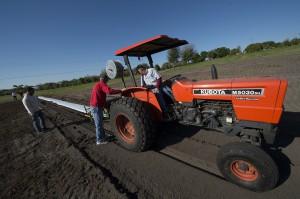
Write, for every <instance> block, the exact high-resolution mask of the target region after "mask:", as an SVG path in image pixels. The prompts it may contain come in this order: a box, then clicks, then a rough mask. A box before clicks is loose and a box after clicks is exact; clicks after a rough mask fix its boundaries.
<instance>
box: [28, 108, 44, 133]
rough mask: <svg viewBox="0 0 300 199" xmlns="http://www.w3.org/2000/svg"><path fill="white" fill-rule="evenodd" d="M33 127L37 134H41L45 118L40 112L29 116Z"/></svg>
mask: <svg viewBox="0 0 300 199" xmlns="http://www.w3.org/2000/svg"><path fill="white" fill-rule="evenodd" d="M31 118H32V121H33V127H34V128H35V130H36V131H37V132H42V131H43V130H44V129H45V128H46V124H45V116H44V113H43V111H42V110H39V111H36V112H34V113H33V115H32V116H31Z"/></svg>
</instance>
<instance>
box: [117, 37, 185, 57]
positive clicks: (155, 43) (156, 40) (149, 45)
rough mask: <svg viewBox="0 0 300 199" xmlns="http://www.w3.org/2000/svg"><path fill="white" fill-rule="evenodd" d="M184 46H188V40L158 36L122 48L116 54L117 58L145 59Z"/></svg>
mask: <svg viewBox="0 0 300 199" xmlns="http://www.w3.org/2000/svg"><path fill="white" fill-rule="evenodd" d="M184 44H188V42H187V41H186V40H179V39H177V38H171V37H168V36H167V35H158V36H155V37H152V38H150V39H146V40H143V41H140V42H138V43H136V44H132V45H130V46H128V47H125V48H121V49H119V50H117V51H116V52H115V54H116V55H117V56H123V55H127V56H130V57H144V56H147V55H152V54H155V53H158V52H161V51H164V50H168V49H171V48H175V47H177V46H181V45H184Z"/></svg>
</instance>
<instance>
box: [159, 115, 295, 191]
mask: <svg viewBox="0 0 300 199" xmlns="http://www.w3.org/2000/svg"><path fill="white" fill-rule="evenodd" d="M201 129H202V128H201V127H197V126H192V125H190V126H189V125H183V124H179V123H167V124H164V126H163V127H161V128H160V130H159V132H160V133H159V135H158V138H157V139H156V142H155V150H163V149H165V148H167V147H169V146H173V145H176V144H178V143H180V142H182V141H183V140H184V139H185V138H191V137H193V136H194V135H195V134H196V133H198V132H199V131H200V130H201ZM299 129H300V113H298V112H284V113H283V115H282V117H281V121H280V123H279V125H278V131H279V134H278V136H277V138H276V142H275V144H274V145H265V146H263V148H264V149H265V151H266V152H267V153H268V154H269V155H270V156H271V157H272V158H273V160H274V161H275V163H276V165H277V166H278V170H279V172H280V178H279V181H278V184H277V186H280V185H282V184H283V183H284V182H285V181H286V180H287V179H288V178H289V177H290V175H291V166H292V165H294V163H293V162H292V161H291V160H295V159H297V158H298V157H294V156H295V155H291V154H297V153H296V152H294V153H290V152H287V151H291V150H298V151H299V149H300V146H299V147H298V148H297V149H295V143H293V142H294V141H295V139H296V138H299V137H300V131H299ZM199 144H200V143H199ZM298 159H299V158H298ZM299 161H300V160H299Z"/></svg>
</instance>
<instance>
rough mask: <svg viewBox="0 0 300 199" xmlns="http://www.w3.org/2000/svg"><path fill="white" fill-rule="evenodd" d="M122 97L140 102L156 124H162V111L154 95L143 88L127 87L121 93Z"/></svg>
mask: <svg viewBox="0 0 300 199" xmlns="http://www.w3.org/2000/svg"><path fill="white" fill-rule="evenodd" d="M122 96H123V97H132V98H136V99H139V100H141V101H142V102H144V103H145V104H146V106H147V107H148V109H149V110H150V111H151V113H152V115H153V118H154V120H155V121H157V122H162V110H161V108H160V106H159V103H158V101H157V99H156V96H155V94H154V93H153V92H152V91H151V90H149V89H147V88H144V87H129V88H126V89H124V90H123V91H122Z"/></svg>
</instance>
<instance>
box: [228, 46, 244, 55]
mask: <svg viewBox="0 0 300 199" xmlns="http://www.w3.org/2000/svg"><path fill="white" fill-rule="evenodd" d="M238 54H241V47H240V46H238V47H237V48H233V49H231V50H230V52H229V55H230V56H232V55H238Z"/></svg>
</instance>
